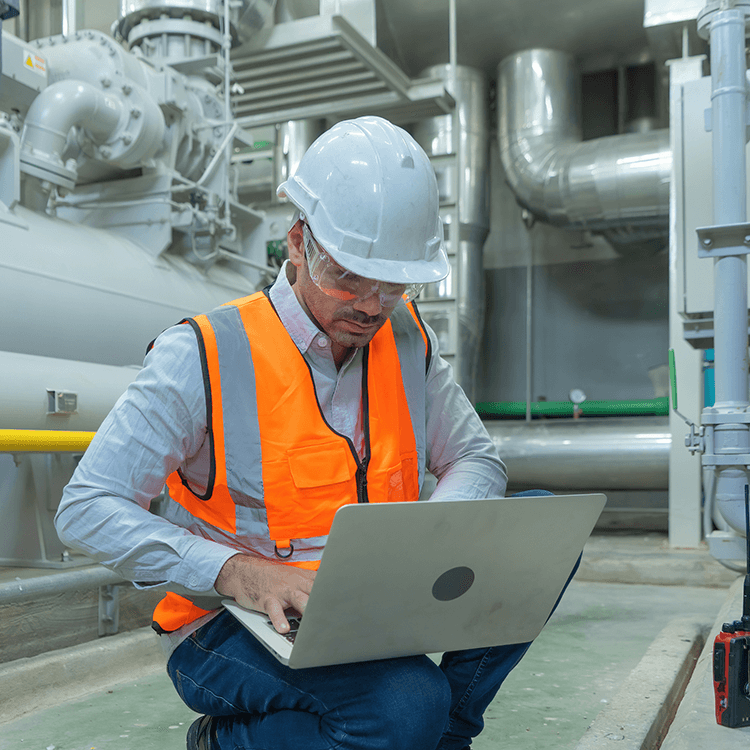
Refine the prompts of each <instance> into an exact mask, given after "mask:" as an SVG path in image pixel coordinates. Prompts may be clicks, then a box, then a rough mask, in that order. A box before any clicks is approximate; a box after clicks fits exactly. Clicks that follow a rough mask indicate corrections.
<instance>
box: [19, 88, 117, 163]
mask: <svg viewBox="0 0 750 750" xmlns="http://www.w3.org/2000/svg"><path fill="white" fill-rule="evenodd" d="M122 115H123V106H122V104H121V102H120V101H119V100H118V99H117V98H115V97H113V96H110V95H108V94H105V93H103V92H102V91H100V90H99V89H97V88H95V87H94V86H92V85H91V84H89V83H86V82H84V81H58V82H57V83H53V84H52V85H51V86H48V87H47V88H46V89H44V90H43V91H42V92H41V93H40V94H39V96H37V97H36V99H34V101H33V102H32V104H31V107H30V108H29V112H28V115H27V116H26V122H25V125H24V130H23V136H22V141H23V146H22V151H23V152H24V153H28V154H33V155H34V156H35V157H37V158H40V159H44V160H47V161H49V162H51V163H52V164H53V165H55V166H62V152H63V149H64V148H65V142H66V140H67V137H68V133H69V132H70V129H71V128H72V127H74V126H76V125H78V126H81V127H83V128H85V130H86V131H87V132H88V133H89V134H90V135H91V137H92V139H93V140H94V141H95V142H96V143H102V142H104V141H106V140H107V139H108V138H109V137H110V136H111V135H112V134H113V133H114V132H115V131H116V130H117V127H118V125H119V123H120V120H121V118H122Z"/></svg>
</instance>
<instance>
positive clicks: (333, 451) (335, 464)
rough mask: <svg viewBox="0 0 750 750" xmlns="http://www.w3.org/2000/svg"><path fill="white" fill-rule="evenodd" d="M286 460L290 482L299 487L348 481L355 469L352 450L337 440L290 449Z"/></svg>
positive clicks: (323, 485)
mask: <svg viewBox="0 0 750 750" xmlns="http://www.w3.org/2000/svg"><path fill="white" fill-rule="evenodd" d="M287 460H288V461H289V471H290V472H291V475H292V481H293V482H294V485H295V487H297V488H298V489H301V490H303V489H309V488H312V487H327V486H329V485H332V484H338V483H339V482H347V481H349V480H350V479H351V478H352V477H353V476H354V474H355V473H356V471H357V466H356V464H355V462H354V458H353V457H352V454H351V451H350V450H349V448H348V447H347V446H346V445H344V444H342V443H341V442H340V441H336V442H334V443H328V444H324V445H321V444H320V443H318V444H316V445H314V446H309V447H306V448H293V449H292V450H290V451H289V452H288V453H287Z"/></svg>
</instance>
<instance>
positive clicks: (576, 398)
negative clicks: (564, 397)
mask: <svg viewBox="0 0 750 750" xmlns="http://www.w3.org/2000/svg"><path fill="white" fill-rule="evenodd" d="M570 400H571V401H572V402H573V403H574V404H575V405H576V406H578V405H579V404H582V403H583V402H584V401H585V400H586V394H585V393H584V392H583V391H582V390H581V389H580V388H574V389H573V390H572V391H571V392H570Z"/></svg>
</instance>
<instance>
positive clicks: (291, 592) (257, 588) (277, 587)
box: [214, 555, 315, 633]
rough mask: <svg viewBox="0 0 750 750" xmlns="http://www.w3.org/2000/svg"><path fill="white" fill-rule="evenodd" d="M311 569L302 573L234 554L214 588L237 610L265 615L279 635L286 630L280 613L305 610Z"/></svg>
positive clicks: (287, 624)
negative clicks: (229, 600)
mask: <svg viewBox="0 0 750 750" xmlns="http://www.w3.org/2000/svg"><path fill="white" fill-rule="evenodd" d="M314 578H315V571H314V570H304V569H303V568H295V567H293V566H291V565H284V564H282V563H276V562H273V561H271V560H266V559H264V558H259V557H254V556H251V555H235V556H234V557H230V558H229V560H227V561H226V562H225V563H224V565H223V567H222V569H221V571H219V575H218V576H217V578H216V583H215V584H214V587H215V588H216V590H217V591H218V592H219V593H220V594H221V595H222V596H231V597H233V598H234V600H235V601H236V602H237V604H239V605H240V606H241V607H247V608H248V609H257V610H259V611H260V612H265V613H266V614H267V615H268V616H269V617H270V618H271V622H272V623H273V626H274V628H276V630H277V631H278V632H279V633H286V632H288V630H289V623H288V621H287V618H286V615H285V614H284V610H285V609H287V608H289V607H293V608H294V609H296V610H297V611H298V612H299V613H300V614H302V613H303V612H304V611H305V606H306V605H307V599H308V597H309V596H310V591H311V590H312V585H313V580H314Z"/></svg>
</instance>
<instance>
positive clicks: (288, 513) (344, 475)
mask: <svg viewBox="0 0 750 750" xmlns="http://www.w3.org/2000/svg"><path fill="white" fill-rule="evenodd" d="M356 472H357V464H356V462H355V460H354V457H353V456H352V454H351V451H350V450H349V448H348V445H347V444H346V443H345V442H343V441H327V442H325V443H315V445H312V446H306V447H303V448H292V449H291V450H289V451H287V452H286V455H285V457H284V458H283V459H282V460H280V461H274V462H267V463H264V465H263V482H264V502H265V506H266V515H267V519H268V529H269V533H270V537H271V539H273V540H277V539H308V538H310V537H318V536H325V535H326V534H328V532H329V531H330V528H331V522H332V521H333V516H334V514H335V513H336V511H337V510H338V509H339V508H340V507H341V506H342V505H346V504H347V503H356V502H357V485H356V482H355V481H354V475H355V474H356Z"/></svg>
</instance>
